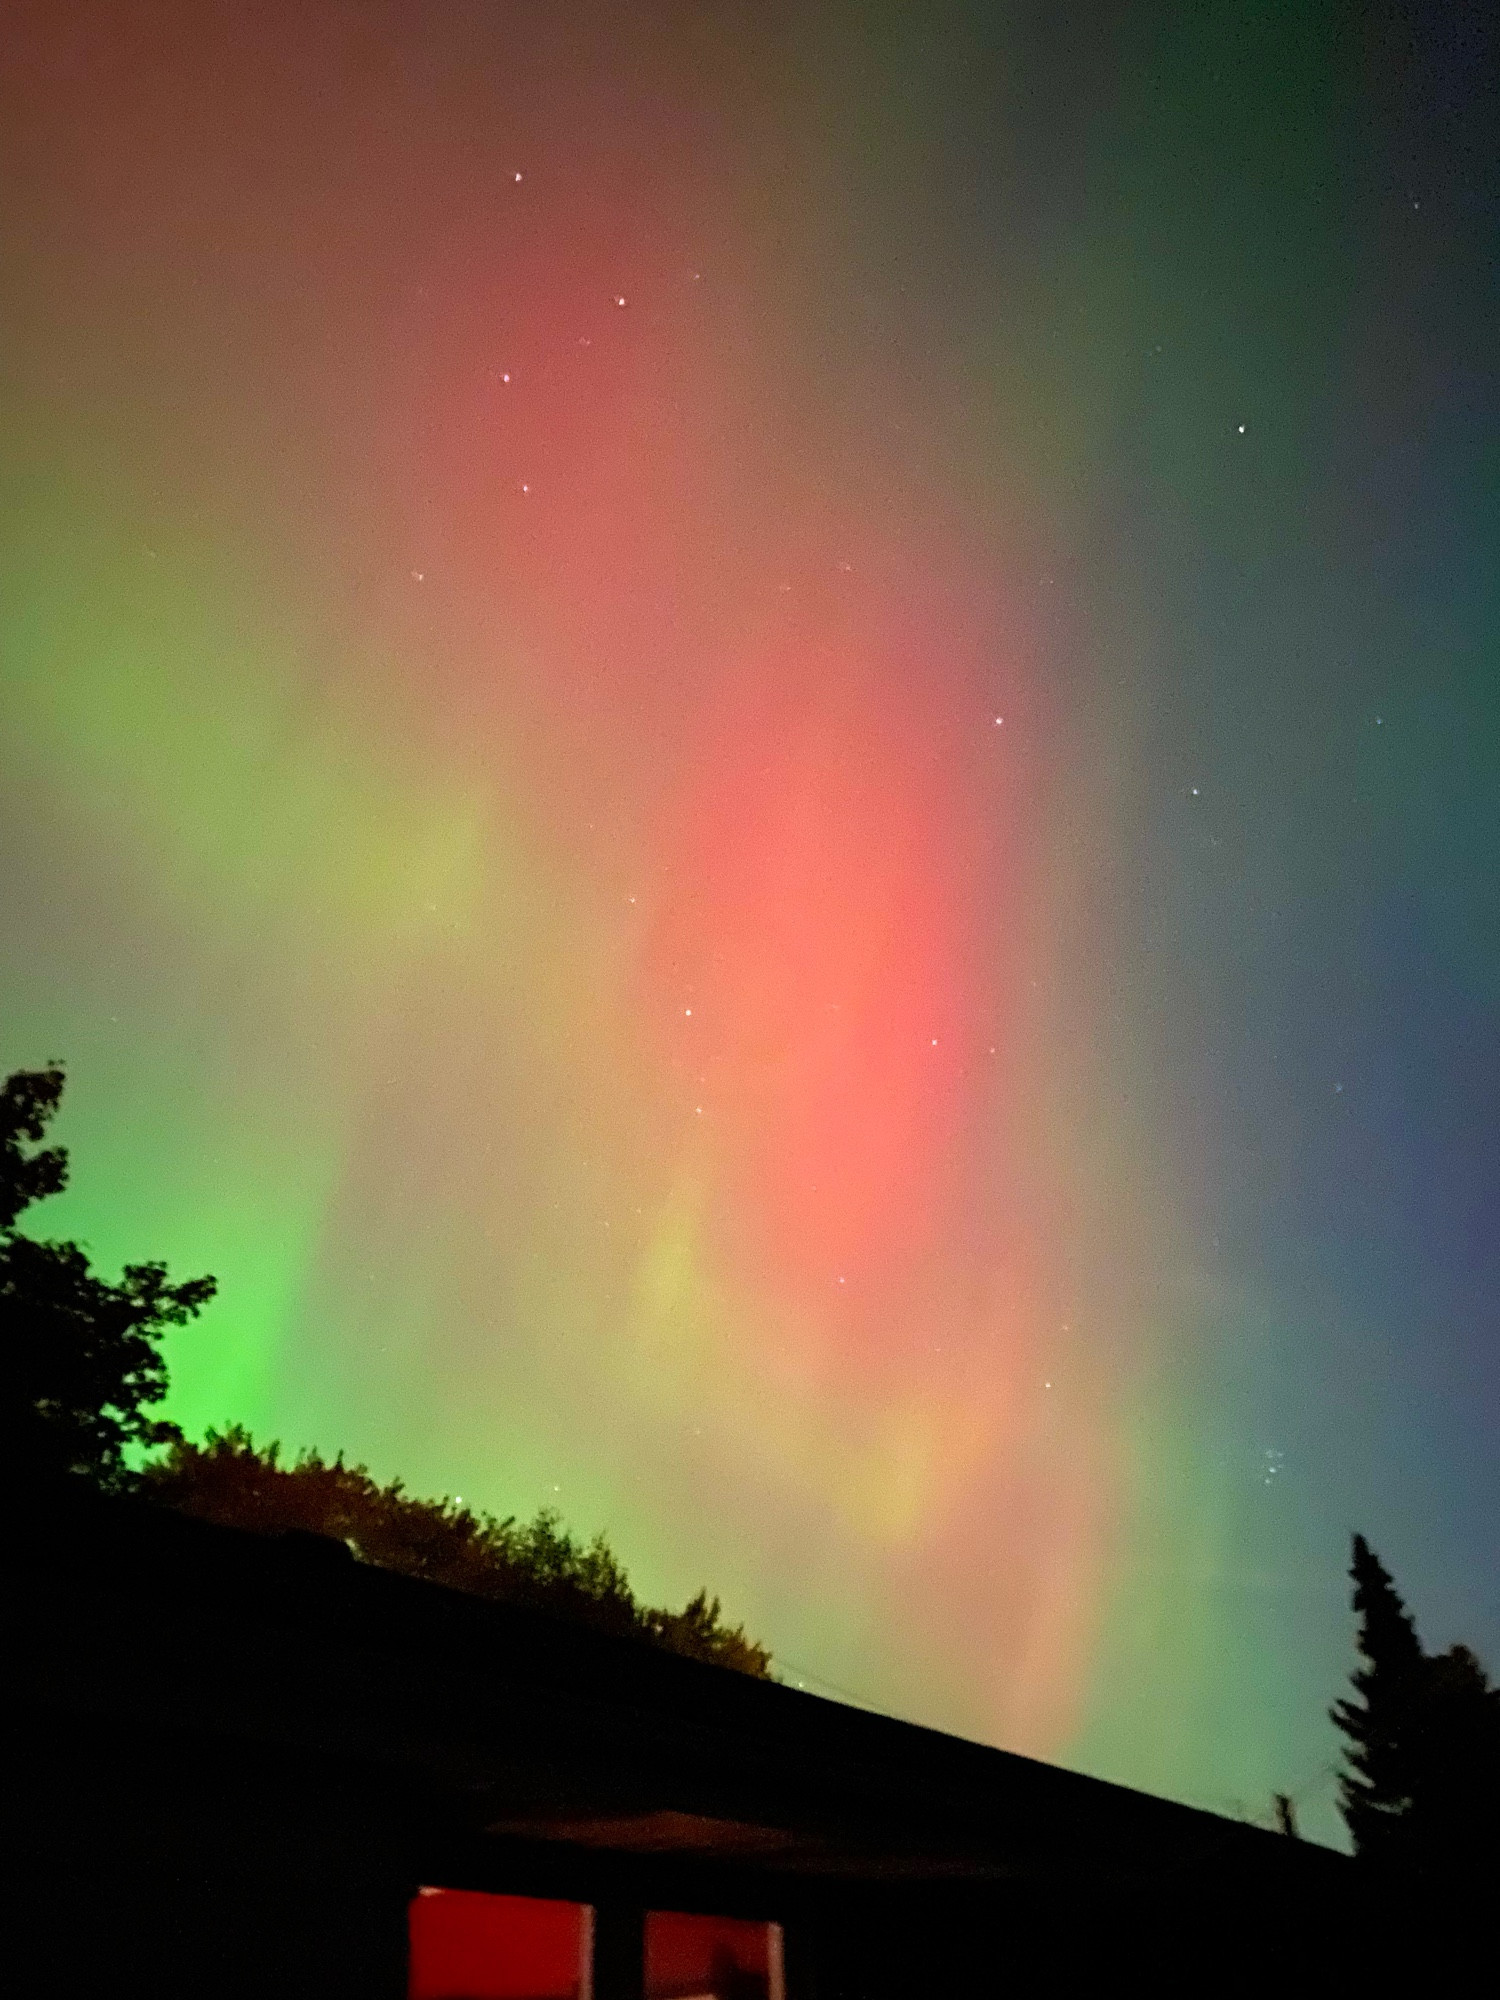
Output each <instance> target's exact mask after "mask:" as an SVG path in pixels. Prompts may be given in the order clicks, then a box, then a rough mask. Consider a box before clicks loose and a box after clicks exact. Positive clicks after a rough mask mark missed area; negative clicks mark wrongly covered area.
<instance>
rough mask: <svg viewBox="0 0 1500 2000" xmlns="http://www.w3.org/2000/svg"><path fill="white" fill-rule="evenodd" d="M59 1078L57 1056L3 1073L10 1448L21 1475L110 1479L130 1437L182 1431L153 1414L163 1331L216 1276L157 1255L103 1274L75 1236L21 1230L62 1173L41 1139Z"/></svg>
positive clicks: (2, 1336)
mask: <svg viewBox="0 0 1500 2000" xmlns="http://www.w3.org/2000/svg"><path fill="white" fill-rule="evenodd" d="M63 1083H64V1075H63V1071H62V1068H61V1066H60V1065H59V1064H57V1063H53V1064H51V1065H49V1066H48V1068H46V1069H41V1070H18V1071H16V1072H15V1073H14V1074H13V1075H12V1076H10V1077H8V1078H7V1079H6V1081H5V1083H4V1084H3V1085H0V1341H3V1370H4V1374H3V1389H0V1397H3V1405H4V1412H5V1426H6V1429H7V1431H8V1432H9V1434H10V1435H9V1438H8V1440H7V1445H8V1455H9V1457H10V1461H11V1464H12V1466H13V1467H14V1469H15V1470H16V1471H17V1472H18V1473H19V1474H20V1476H21V1477H22V1478H23V1479H28V1480H35V1479H46V1478H51V1477H57V1476H59V1475H68V1474H72V1475H75V1476H82V1477H84V1478H87V1479H89V1480H92V1481H93V1482H94V1483H95V1484H96V1485H98V1486H101V1487H103V1488H105V1489H106V1490H116V1491H117V1490H119V1489H121V1488H123V1487H126V1486H129V1485H130V1484H131V1483H132V1479H133V1475H132V1471H131V1467H130V1464H129V1460H128V1458H127V1453H128V1452H129V1450H130V1448H131V1447H132V1446H136V1447H140V1446H151V1445H161V1444H168V1443H171V1442H172V1441H173V1440H175V1439H177V1438H178V1437H180V1435H181V1433H180V1432H179V1431H178V1429H177V1427H176V1425H175V1424H170V1423H167V1422H165V1421H163V1420H162V1419H161V1418H158V1417H153V1416H151V1415H150V1414H149V1412H150V1410H151V1408H152V1406H153V1405H155V1404H158V1403H160V1402H161V1400H162V1398H163V1397H164V1396H165V1395H166V1393H167V1368H166V1363H165V1361H164V1360H163V1359H162V1356H161V1351H160V1343H161V1340H162V1336H163V1335H164V1334H165V1333H166V1331H167V1329H168V1328H169V1327H174V1326H182V1325H184V1324H185V1323H186V1322H187V1321H188V1320H190V1319H193V1318H196V1316H197V1315H198V1314H199V1313H200V1312H201V1311H202V1310H203V1308H204V1306H206V1305H207V1304H208V1302H209V1300H210V1299H211V1298H212V1297H213V1295H214V1291H215V1283H214V1280H213V1279H212V1278H190V1279H188V1280H187V1281H186V1282H185V1283H183V1284H173V1283H172V1282H171V1280H170V1279H169V1278H168V1276H167V1270H166V1266H165V1265H164V1264H127V1265H126V1266H125V1269H124V1272H123V1273H122V1275H121V1278H120V1282H119V1283H118V1284H111V1283H109V1281H108V1280H107V1279H104V1278H101V1277H99V1276H98V1274H97V1273H96V1272H95V1271H94V1270H93V1269H92V1267H91V1265H90V1263H89V1259H88V1256H87V1255H86V1253H85V1252H84V1251H83V1250H82V1249H81V1248H80V1247H79V1245H78V1244H77V1243H55V1242H42V1241H38V1240H37V1239H35V1238H34V1237H30V1236H24V1235H22V1234H21V1233H20V1232H19V1230H18V1229H17V1228H16V1223H17V1221H18V1219H19V1218H20V1216H21V1215H23V1214H24V1213H25V1211H26V1210H27V1209H28V1208H29V1207H31V1205H32V1204H33V1203H34V1202H37V1201H42V1200H44V1199H45V1198H46V1197H47V1196H48V1195H52V1194H57V1193H59V1192H60V1191H61V1190H62V1189H63V1188H64V1187H65V1186H66V1185H67V1179H68V1156H67V1154H66V1152H65V1151H64V1149H63V1148H62V1147H61V1146H43V1145H42V1143H41V1142H42V1140H43V1139H44V1138H45V1137H46V1133H47V1127H48V1125H49V1124H50V1123H51V1120H52V1118H53V1117H54V1115H55V1114H56V1111H57V1108H58V1105H59V1103H60V1102H61V1100H62V1092H63ZM31 1148H36V1150H34V1151H33V1150H30V1149H31Z"/></svg>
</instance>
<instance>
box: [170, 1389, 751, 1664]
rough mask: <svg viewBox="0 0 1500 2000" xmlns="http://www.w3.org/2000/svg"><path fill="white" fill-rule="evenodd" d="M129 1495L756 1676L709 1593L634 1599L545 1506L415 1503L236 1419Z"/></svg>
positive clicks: (180, 1447) (589, 1545)
mask: <svg viewBox="0 0 1500 2000" xmlns="http://www.w3.org/2000/svg"><path fill="white" fill-rule="evenodd" d="M140 1484H141V1491H142V1492H143V1493H144V1494H145V1495H146V1496H147V1498H149V1499H152V1500H157V1501H160V1502H162V1503H163V1504H165V1505H166V1506H169V1507H175V1508H177V1509H178V1510H179V1511H180V1512H182V1513H186V1514H192V1515H195V1516H197V1517H198V1518H199V1519H200V1520H209V1521H217V1522H218V1523H219V1524H220V1525H221V1526H224V1527H234V1528H249V1529H252V1530H254V1531H257V1532H259V1533H261V1534H285V1533H287V1532H288V1531H297V1532H301V1533H310V1534H316V1535H324V1536H327V1537H329V1538H330V1539H332V1540H335V1541H339V1542H342V1543H344V1544H345V1546H346V1547H348V1548H349V1550H350V1551H351V1552H352V1553H353V1554H354V1555H355V1556H357V1557H358V1558H359V1560H360V1561H362V1562H369V1563H375V1564H377V1565H378V1566H379V1567H380V1568H382V1569H392V1570H398V1571H400V1572H401V1574H403V1575H405V1576H415V1577H421V1578H424V1579H425V1580H426V1581H427V1582H429V1583H441V1584H446V1585H447V1586H448V1587H449V1588H450V1589H453V1590H464V1591H468V1592H469V1593H470V1594H471V1595H473V1596H476V1597H488V1598H492V1599H495V1600H498V1601H500V1602H502V1603H512V1604H526V1605H530V1606H532V1607H533V1608H535V1609H537V1610H542V1611H550V1612H553V1613H556V1614H559V1615H561V1616H563V1617H567V1618H572V1619H574V1620H576V1621H578V1622H580V1623H583V1624H586V1625H591V1626H593V1627H594V1628H595V1629H596V1630H599V1631H605V1632H612V1633H615V1634H617V1635H619V1636H621V1637H625V1638H636V1639H646V1640H649V1641H651V1642H652V1643H653V1644H655V1645H658V1646H663V1647H665V1648H666V1649H667V1650H668V1651H670V1652H674V1653H684V1654H686V1655H687V1656H688V1657H689V1658H691V1659H697V1660H707V1661H709V1662H711V1663H712V1664H713V1665H716V1666H723V1667H733V1668H735V1669H736V1670H737V1671H738V1672H740V1673H747V1674H752V1675H754V1676H756V1677H757V1678H760V1679H764V1678H767V1677H769V1675H770V1671H771V1655H770V1653H769V1652H768V1651H767V1650H766V1648H765V1647H764V1646H760V1645H757V1644H756V1642H755V1641H754V1640H753V1639H749V1638H747V1637H746V1635H745V1631H744V1628H743V1626H739V1625H730V1624H728V1623H727V1622H726V1620H725V1618H724V1615H723V1612H722V1610H721V1608H720V1604H719V1600H718V1598H717V1597H715V1598H710V1597H709V1595H708V1593H707V1591H699V1593H698V1595H697V1596H696V1597H694V1598H693V1599H692V1600H691V1602H690V1603H688V1604H687V1605H686V1606H685V1607H684V1608H683V1609H682V1610H681V1611H661V1610H654V1609H652V1608H651V1607H650V1606H649V1605H642V1604H639V1603H637V1601H636V1597H635V1593H634V1592H633V1591H632V1589H631V1587H630V1582H629V1579H628V1578H627V1576H626V1574H625V1569H624V1566H623V1565H622V1564H621V1562H620V1560H619V1558H618V1557H617V1556H616V1555H615V1553H614V1551H613V1550H612V1549H611V1548H610V1546H609V1544H608V1542H607V1541H606V1540H605V1538H604V1537H603V1535H596V1536H595V1537H594V1539H593V1540H592V1541H590V1542H580V1541H579V1540H577V1539H576V1537H575V1536H574V1535H573V1534H572V1533H571V1532H570V1531H569V1530H568V1529H567V1528H565V1527H564V1526H563V1525H562V1523H561V1522H560V1520H559V1518H558V1516H557V1515H556V1514H555V1513H554V1512H552V1510H551V1509H550V1508H543V1510H542V1511H541V1512H540V1513H539V1514H538V1515H537V1516H536V1518H535V1519H534V1520H532V1521H529V1522H518V1521H517V1520H516V1519H515V1518H514V1517H513V1516H507V1517H506V1518H505V1519H504V1520H498V1519H496V1517H495V1516H494V1515H493V1514H483V1513H477V1512H475V1510H474V1509H473V1508H470V1507H466V1506H465V1505H464V1504H463V1503H462V1502H461V1501H457V1500H419V1499H417V1498H415V1497H414V1496H413V1495H412V1494H409V1493H408V1492H407V1491H406V1489H405V1487H404V1486H403V1484H402V1482H401V1481H400V1480H399V1479H397V1480H393V1481H392V1482H391V1484H390V1485H388V1486H381V1485H379V1484H377V1482H376V1481H375V1480H374V1479H372V1478H371V1476H370V1474H369V1472H368V1471H367V1470H366V1469H365V1467H364V1466H362V1465H346V1464H345V1462H344V1459H343V1456H342V1454H340V1456H339V1457H337V1458H335V1459H325V1458H323V1457H322V1456H321V1455H320V1454H319V1453H317V1452H315V1451H304V1452H301V1453H300V1454H299V1455H298V1456H297V1458H296V1459H295V1460H294V1461H293V1462H292V1463H291V1464H289V1465H288V1464H284V1463H283V1462H282V1459H281V1450H280V1446H279V1445H277V1444H270V1445H266V1446H264V1447H260V1446H257V1445H256V1443H255V1441H254V1439H253V1438H252V1437H251V1436H250V1434H249V1432H248V1431H246V1430H244V1429H241V1428H240V1427H239V1426H234V1427H231V1428H230V1429H229V1430H226V1431H223V1432H219V1431H210V1432H209V1433H208V1435H207V1437H206V1439H205V1440H204V1442H203V1443H202V1444H201V1445H198V1444H191V1443H189V1442H188V1441H187V1440H186V1439H183V1438H178V1439H177V1440H176V1441H175V1442H174V1443H173V1444H172V1446H171V1449H170V1450H169V1451H168V1453H167V1455H166V1457H165V1458H163V1459H160V1460H158V1461H157V1462H156V1463H155V1464H152V1465H149V1466H147V1467H146V1469H145V1471H144V1472H143V1473H142V1475H141V1482H140Z"/></svg>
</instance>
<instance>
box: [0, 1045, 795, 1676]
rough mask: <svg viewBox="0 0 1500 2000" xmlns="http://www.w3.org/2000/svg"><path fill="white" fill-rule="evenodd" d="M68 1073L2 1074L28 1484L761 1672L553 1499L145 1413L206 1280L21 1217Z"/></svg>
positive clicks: (8, 1362) (10, 1367)
mask: <svg viewBox="0 0 1500 2000" xmlns="http://www.w3.org/2000/svg"><path fill="white" fill-rule="evenodd" d="M64 1082H65V1078H64V1073H63V1070H62V1067H61V1066H60V1065H59V1064H57V1063H53V1064H51V1065H49V1066H48V1067H47V1068H46V1069H41V1070H18V1071H16V1072H15V1073H14V1074H13V1075H12V1076H10V1077H9V1078H8V1079H7V1080H6V1082H5V1083H4V1084H3V1085H0V1357H3V1360H0V1365H3V1377H0V1405H3V1411H4V1420H5V1425H6V1429H7V1431H8V1433H9V1437H8V1445H9V1467H10V1469H11V1470H12V1472H13V1473H18V1474H19V1475H20V1477H21V1478H22V1479H23V1480H26V1481H30V1482H33V1483H34V1482H36V1481H38V1480H46V1479H49V1478H55V1477H57V1476H59V1475H69V1474H71V1475H74V1476H77V1477H83V1478H85V1479H87V1480H89V1481H90V1482H91V1483H92V1484H94V1485H96V1486H98V1487H100V1488H102V1489H103V1490H105V1491H106V1492H122V1491H131V1492H134V1493H135V1494H137V1495H138V1496H139V1497H141V1498H144V1499H147V1500H151V1501H155V1502H158V1503H161V1504H164V1505H167V1506H170V1507H175V1508H177V1509H178V1510H179V1511H181V1512H183V1513H187V1514H193V1515H196V1516H198V1517H199V1518H201V1519H205V1520H211V1521H217V1522H219V1523H220V1524H221V1525H224V1526H229V1527H238V1528H247V1529H250V1530H253V1531H257V1532H259V1533H262V1534H278V1533H279V1534H284V1533H287V1532H290V1531H295V1532H302V1533H311V1534H317V1535H322V1536H327V1537H330V1538H332V1539H334V1540H336V1541H338V1542H341V1543H343V1544H344V1545H345V1546H347V1547H348V1548H349V1549H350V1550H351V1552H352V1553H353V1554H355V1555H356V1556H358V1557H359V1558H360V1559H361V1560H362V1561H365V1562H370V1563H375V1564H378V1565H379V1566H381V1567H383V1568H386V1569H393V1570H399V1571H401V1572H402V1573H403V1574H405V1575H408V1576H416V1577H424V1578H426V1579H428V1580H429V1581H432V1582H436V1583H444V1584H447V1585H449V1586H450V1587H452V1588H454V1589H458V1590H466V1591H469V1592H471V1593H473V1594H474V1595H476V1596H479V1597H490V1598H497V1599H502V1600H507V1601H510V1602H514V1603H521V1604H529V1605H532V1606H535V1607H537V1608H539V1609H543V1610H548V1611H553V1612H557V1613H560V1614H562V1615H563V1616H566V1617H571V1618H574V1619H576V1620H579V1621H581V1622H583V1623H586V1624H589V1625H592V1626H594V1627H595V1628H596V1629H600V1630H603V1631H607V1632H614V1633H618V1634H620V1635H622V1636H628V1637H633V1638H638V1639H644V1640H647V1641H649V1642H651V1643H653V1644H655V1645H658V1646H662V1647H665V1648H667V1649H668V1650H669V1651H671V1652H676V1653H683V1654H686V1655H687V1656H688V1657H690V1658H692V1659H698V1660H706V1661H709V1662H711V1663H713V1664H715V1665H718V1666H726V1667H732V1668H734V1669H736V1670H737V1671H738V1672H740V1673H747V1674H752V1675H755V1676H757V1677H759V1678H767V1677H769V1675H770V1671H771V1655H770V1653H769V1652H768V1651H767V1650H766V1648H765V1647H764V1646H761V1645H758V1644H757V1643H756V1642H755V1641H754V1640H753V1639H750V1638H748V1637H747V1636H746V1634H745V1631H744V1628H743V1626H739V1625H730V1624H729V1623H728V1622H727V1620H726V1619H725V1617H724V1614H723V1611H722V1609H721V1607H720V1604H719V1600H718V1598H717V1597H714V1598H710V1597H709V1595H708V1592H707V1591H706V1590H703V1591H699V1593H698V1595H697V1596H696V1597H694V1598H693V1599H692V1600H691V1601H690V1602H689V1603H688V1604H687V1605H685V1606H684V1607H683V1609H682V1610H681V1611H667V1610H656V1609H653V1608H652V1607H650V1606H649V1605H642V1604H639V1603H638V1602H637V1601H636V1598H635V1594H634V1592H633V1591H632V1590H631V1587H630V1583H629V1580H628V1578H627V1577H626V1574H625V1570H624V1568H623V1566H622V1564H621V1563H620V1561H619V1559H618V1557H617V1556H616V1555H615V1553H614V1551H613V1550H612V1549H611V1548H610V1546H609V1544H608V1543H607V1542H606V1540H605V1539H604V1537H603V1536H602V1535H596V1536H595V1537H594V1539H593V1540H592V1541H591V1542H580V1541H578V1540H577V1539H576V1538H575V1537H574V1536H573V1535H572V1534H571V1533H570V1531H569V1530H568V1529H567V1528H565V1527H564V1526H563V1525H562V1523H561V1521H560V1520H559V1518H558V1516H557V1515H556V1514H555V1513H553V1512H552V1511H551V1510H550V1509H546V1508H544V1509H543V1510H542V1511H541V1512H540V1513H539V1514H538V1515H537V1516H536V1518H535V1520H533V1521H530V1522H527V1523H524V1524H523V1523H518V1522H517V1521H516V1520H515V1519H514V1518H513V1517H512V1518H507V1519H505V1520H503V1521H502V1520H497V1519H496V1518H495V1517H494V1516H493V1515H490V1514H477V1513H475V1512H474V1511H473V1510H472V1509H470V1508H467V1507H465V1506H464V1505H463V1504H462V1503H461V1502H459V1501H454V1500H446V1499H445V1500H418V1499H415V1498H414V1497H413V1496H412V1495H410V1494H409V1493H407V1492H406V1490H405V1488H404V1487H403V1485H402V1483H401V1481H400V1480H399V1479H398V1480H396V1481H394V1482H393V1483H392V1484H390V1485H388V1486H380V1485H378V1484H377V1483H376V1482H375V1480H373V1479H372V1478H371V1477H370V1475H369V1473H368V1472H367V1471H366V1470H365V1468H364V1467H363V1466H359V1465H353V1466H351V1465H346V1464H345V1463H344V1460H343V1456H342V1454H341V1455H340V1456H339V1457H338V1458H336V1459H333V1460H331V1461H330V1460H327V1459H324V1458H322V1457H321V1456H320V1455H319V1454H318V1453H317V1452H313V1451H304V1452H303V1453H302V1454H301V1455H300V1456H299V1457H298V1458H297V1459H296V1461H295V1462H294V1463H292V1464H290V1465H284V1464H282V1462H281V1456H280V1449H279V1447H278V1446H277V1445H274V1444H272V1445H270V1446H268V1447H266V1448H264V1449H260V1448H258V1447H257V1446H256V1444H255V1442H254V1440H253V1439H252V1438H251V1436H250V1434H249V1433H248V1432H247V1431H245V1430H243V1429H240V1428H239V1427H231V1428H230V1429H228V1430H226V1431H224V1432H223V1433H219V1432H215V1431H210V1432H209V1433H208V1435H207V1438H206V1439H205V1441H204V1443H203V1444H201V1445H198V1444H191V1443H189V1441H188V1440H187V1439H186V1438H185V1437H184V1436H183V1434H182V1432H181V1430H180V1429H179V1428H178V1426H177V1425H176V1424H173V1423H168V1422H166V1421H165V1420H164V1419H162V1418H159V1417H154V1416H152V1415H151V1414H150V1412H151V1410H152V1409H153V1407H154V1406H155V1405H157V1404H159V1403H160V1402H161V1401H162V1399H163V1397H164V1396H165V1395H166V1393H167V1366H166V1362H165V1360H164V1359H163V1357H162V1354H161V1351H160V1344H161V1340H162V1337H163V1335H164V1334H165V1333H166V1331H167V1329H168V1328H169V1327H174V1326H182V1325H184V1324H185V1323H186V1322H187V1321H188V1320H190V1319H193V1318H195V1317H196V1316H197V1314H198V1313H200V1312H201V1311H202V1310H203V1308H204V1306H206V1305H207V1304H208V1302H209V1300H210V1299H211V1298H212V1297H213V1296H214V1292H215V1289H216V1286H215V1281H214V1279H212V1278H208V1277H204V1278H192V1279H189V1280H188V1281H187V1282H185V1283H182V1284H174V1283H172V1282H171V1280H170V1279H169V1278H168V1276H167V1271H166V1266H165V1265H163V1264H127V1265H126V1267H125V1270H124V1272H123V1274H122V1276H121V1279H120V1282H119V1283H118V1284H110V1283H109V1282H108V1281H107V1280H106V1279H104V1278H101V1277H99V1276H98V1275H97V1274H96V1273H95V1272H94V1270H93V1269H92V1268H91V1266H90V1264H89V1260H88V1257H87V1255H86V1254H85V1252H84V1251H83V1250H82V1249H81V1248H80V1247H79V1245H78V1244H76V1243H56V1242H42V1241H38V1240H37V1239H35V1238H33V1237H30V1236H24V1235H22V1234H21V1233H20V1232H19V1231H18V1230H17V1228H16V1222H17V1220H18V1218H19V1217H20V1216H21V1215H23V1214H24V1213H25V1211H26V1210H27V1209H28V1208H29V1207H30V1206H31V1205H32V1204H33V1203H34V1202H38V1201H42V1200H44V1199H45V1198H46V1197H47V1196H48V1195H52V1194H57V1193H59V1192H60V1191H61V1190H62V1189H63V1188H64V1187H65V1186H66V1185H67V1179H68V1158H67V1154H66V1152H65V1151H64V1149H63V1148H62V1147H61V1146H46V1145H44V1144H43V1143H42V1142H43V1141H44V1139H45V1138H46V1134H47V1127H48V1126H49V1124H50V1123H51V1121H52V1119H53V1117H54V1116H55V1115H56V1113H57V1109H58V1106H59V1104H60V1103H61V1101H62V1093H63V1086H64ZM163 1445H164V1446H166V1447H167V1452H166V1456H165V1457H164V1458H160V1459H156V1460H153V1461H148V1462H147V1463H145V1464H144V1465H140V1466H138V1467H137V1466H135V1465H133V1464H132V1463H131V1459H130V1456H129V1454H130V1453H132V1451H140V1450H141V1449H149V1448H150V1447H152V1446H163Z"/></svg>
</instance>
